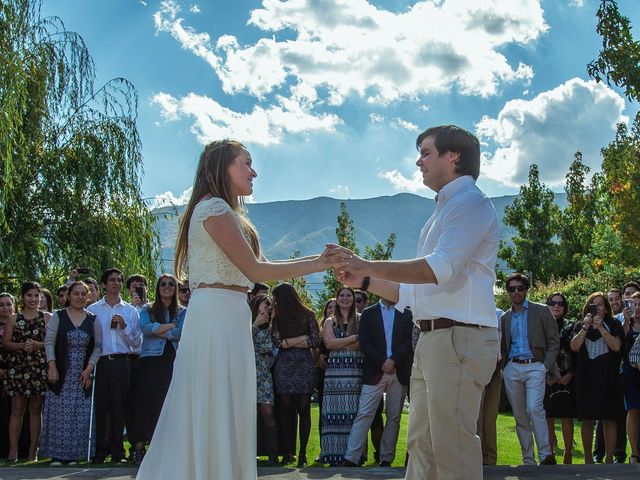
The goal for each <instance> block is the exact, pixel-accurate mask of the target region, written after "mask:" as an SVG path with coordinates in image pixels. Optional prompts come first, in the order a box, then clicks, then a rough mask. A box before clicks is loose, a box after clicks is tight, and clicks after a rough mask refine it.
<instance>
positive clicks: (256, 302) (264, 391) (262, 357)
mask: <svg viewBox="0 0 640 480" xmlns="http://www.w3.org/2000/svg"><path fill="white" fill-rule="evenodd" d="M249 308H251V320H252V322H253V324H252V326H251V332H252V334H253V348H254V349H255V352H256V380H257V383H256V387H257V393H258V395H257V403H258V411H259V412H260V416H261V417H262V420H263V422H264V443H265V450H266V451H267V455H269V465H268V466H275V465H276V464H277V463H278V427H277V425H276V417H275V415H274V413H273V405H274V403H275V402H274V396H273V377H272V376H271V367H273V361H274V356H273V342H272V341H271V310H272V308H271V298H269V297H268V296H267V295H263V294H261V295H256V296H254V297H253V298H251V301H250V302H249Z"/></svg>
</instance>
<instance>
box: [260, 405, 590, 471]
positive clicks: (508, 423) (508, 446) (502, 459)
mask: <svg viewBox="0 0 640 480" xmlns="http://www.w3.org/2000/svg"><path fill="white" fill-rule="evenodd" d="M318 413H319V412H318V405H317V404H313V405H312V409H311V418H312V421H311V436H310V437H309V445H308V447H307V458H308V459H309V461H310V462H313V460H314V459H315V458H316V457H317V456H318V454H319V453H320V440H319V437H318ZM408 417H409V415H408V412H407V411H404V412H403V413H402V419H401V422H400V435H399V437H398V448H397V450H396V458H395V460H394V462H393V466H394V467H402V466H404V459H405V453H406V451H407V420H408ZM497 432H498V465H520V464H521V463H522V454H521V452H520V444H519V443H518V437H517V435H516V423H515V420H514V419H513V416H512V415H511V414H506V413H505V414H499V415H498V421H497ZM556 436H557V438H558V443H559V445H558V448H557V449H556V451H555V454H556V460H557V461H558V463H562V455H563V454H564V445H563V443H562V431H561V429H560V421H556ZM573 438H574V446H573V463H584V453H583V451H582V441H581V440H580V422H574V433H573ZM265 460H266V459H265ZM263 463H264V462H262V461H261V462H259V463H258V465H261V464H263ZM373 465H375V464H374V462H373V446H372V445H371V439H369V458H368V461H367V462H366V463H365V466H373ZM310 466H317V467H322V466H323V465H320V464H314V463H311V464H310Z"/></svg>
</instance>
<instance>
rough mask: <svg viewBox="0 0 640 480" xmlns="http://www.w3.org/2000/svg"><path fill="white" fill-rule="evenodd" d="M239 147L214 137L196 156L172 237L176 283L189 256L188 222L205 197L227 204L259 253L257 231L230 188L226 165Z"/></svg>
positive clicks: (181, 279)
mask: <svg viewBox="0 0 640 480" xmlns="http://www.w3.org/2000/svg"><path fill="white" fill-rule="evenodd" d="M242 150H246V148H245V147H244V145H242V144H241V143H240V142H236V141H235V140H217V141H215V142H211V143H210V144H209V145H207V146H206V147H204V150H203V152H202V154H201V155H200V160H199V162H198V169H197V170H196V177H195V180H194V182H193V191H192V192H191V198H190V199H189V203H188V204H187V208H186V209H185V211H184V215H183V216H182V219H181V220H180V228H179V230H178V238H177V240H176V251H175V259H174V262H173V267H174V268H173V269H174V271H175V276H176V278H177V279H178V280H179V281H180V282H184V281H185V280H186V275H185V273H186V272H185V264H186V263H187V261H188V255H189V224H190V223H191V217H192V215H193V210H194V208H195V207H196V205H197V204H198V202H200V200H202V199H203V198H204V197H206V196H212V197H218V198H221V199H223V200H224V201H225V202H227V203H228V204H229V205H230V206H231V208H232V209H233V211H234V212H235V213H236V214H237V216H238V218H239V219H240V228H242V230H243V231H244V233H245V235H246V236H247V237H248V240H249V244H250V245H251V249H252V250H253V252H254V253H255V255H256V257H259V256H260V241H259V239H258V232H257V231H256V229H255V227H254V226H253V225H252V224H251V222H250V221H249V219H248V218H247V216H246V215H245V213H244V209H243V205H244V203H243V200H242V197H238V196H236V195H233V193H232V191H231V180H230V178H229V167H230V166H231V164H232V163H233V162H234V161H235V159H236V157H237V156H238V155H239V154H240V152H241V151H242Z"/></svg>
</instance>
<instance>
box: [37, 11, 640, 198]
mask: <svg viewBox="0 0 640 480" xmlns="http://www.w3.org/2000/svg"><path fill="white" fill-rule="evenodd" d="M43 3H44V5H43V12H42V13H43V15H45V16H48V15H56V16H59V17H60V18H61V19H62V20H63V22H64V23H65V25H66V26H67V28H68V29H69V30H73V31H75V32H78V33H79V34H80V35H82V37H83V38H84V40H85V42H86V44H87V46H88V48H89V50H90V52H91V54H92V56H93V58H94V60H95V63H96V66H97V83H98V85H100V84H102V83H104V82H106V81H107V80H109V79H110V78H114V77H125V78H127V79H129V80H130V81H131V82H133V84H134V85H135V86H136V88H137V89H138V93H139V95H140V108H139V119H138V128H139V130H140V135H141V138H142V144H143V155H144V169H145V173H144V177H143V182H142V188H143V194H144V196H145V197H150V198H151V197H153V198H156V200H155V203H156V204H158V203H162V202H166V201H171V202H178V203H184V201H185V199H187V198H188V189H189V188H190V186H191V184H192V182H193V175H194V172H195V166H196V163H197V158H198V155H199V153H200V151H201V149H202V147H203V145H204V144H206V143H207V142H209V141H212V140H215V139H219V138H224V137H231V138H236V139H238V140H240V141H242V142H243V143H245V144H246V145H247V146H248V148H249V150H250V151H251V153H252V156H253V158H254V164H255V167H256V169H257V171H258V179H257V181H256V182H255V184H254V185H255V188H254V194H253V198H252V200H253V201H256V202H268V201H277V200H288V199H307V198H313V197H318V196H331V197H335V198H369V197H375V196H379V195H393V194H396V193H399V192H412V193H417V194H419V195H424V196H429V197H431V196H433V193H432V192H431V191H429V190H428V189H426V187H424V186H422V185H421V183H420V179H419V178H417V177H416V176H415V174H416V171H417V169H416V167H415V164H414V162H415V159H416V157H417V154H416V150H415V146H414V142H415V138H416V136H417V134H418V133H419V132H420V131H422V130H424V129H425V128H427V127H429V126H433V125H439V124H444V123H455V124H459V125H461V126H463V127H464V128H467V129H468V130H471V131H473V132H474V133H476V134H477V135H478V136H479V137H480V139H481V141H482V143H483V165H482V169H481V178H480V180H479V184H480V186H481V187H482V188H483V189H484V190H485V192H486V193H487V194H488V195H490V196H498V195H505V194H512V193H517V191H518V188H519V186H520V185H521V184H522V183H523V182H526V175H527V171H528V168H529V165H530V164H531V163H532V162H535V163H537V164H538V165H539V166H540V170H541V177H542V179H543V181H545V182H546V183H547V184H548V185H550V186H551V187H552V188H554V190H558V191H559V190H561V189H562V181H563V179H564V175H565V174H566V172H567V169H568V166H569V164H570V162H571V160H572V159H573V154H574V153H575V151H576V150H581V151H582V152H583V155H584V159H585V161H586V162H587V163H588V164H589V165H591V166H592V167H593V168H594V169H598V168H599V165H600V158H599V150H600V148H601V147H603V146H604V145H606V144H607V143H608V142H609V141H610V140H611V139H612V138H613V135H614V132H615V125H616V123H618V122H620V121H625V122H627V121H629V119H630V118H633V115H635V112H636V111H637V106H636V105H632V104H629V103H628V102H626V100H625V99H624V97H623V96H622V94H621V92H620V91H619V90H616V89H612V88H609V87H607V86H606V85H603V84H596V83H595V82H593V81H591V80H589V78H588V76H587V73H586V65H587V63H588V62H589V61H590V60H592V59H594V58H595V57H596V56H597V54H598V51H599V48H600V38H599V37H598V36H597V34H596V33H595V22H596V19H595V12H596V10H597V6H598V4H599V2H598V1H597V0H473V1H471V0H425V1H419V2H414V1H405V0H388V1H383V0H375V1H369V2H367V1H365V0H292V1H288V2H281V1H277V0H263V1H259V0H255V1H245V0H235V1H233V2H229V1H217V0H216V1H213V0H200V1H198V0H190V1H182V0H166V1H153V0H145V1H140V0H108V1H104V0H45V1H44V2H43ZM618 4H619V7H620V9H621V10H622V11H623V12H624V13H625V14H627V15H628V16H629V17H630V18H631V21H632V24H633V25H640V2H638V1H637V0H619V1H618ZM639 28H640V27H639ZM634 34H635V37H636V38H639V37H640V33H639V32H638V30H635V31H634Z"/></svg>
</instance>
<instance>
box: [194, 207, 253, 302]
mask: <svg viewBox="0 0 640 480" xmlns="http://www.w3.org/2000/svg"><path fill="white" fill-rule="evenodd" d="M225 213H231V215H233V216H234V218H236V220H237V221H238V216H237V214H236V212H234V211H233V209H232V208H231V206H230V205H229V204H228V203H227V202H225V201H224V200H223V199H221V198H218V197H212V198H208V199H206V200H202V201H201V202H199V203H198V204H197V205H196V206H195V208H194V209H193V214H192V216H191V222H190V223H189V287H190V288H191V290H194V289H195V288H196V287H197V286H198V285H199V284H200V283H209V284H210V283H221V284H223V285H240V286H243V287H247V288H249V289H251V288H253V282H251V281H250V280H249V279H248V278H247V277H245V276H244V274H243V273H242V272H241V271H240V270H239V269H238V267H236V266H235V265H234V264H233V263H232V262H231V260H229V258H228V257H227V256H226V255H225V254H224V252H223V251H222V249H221V248H220V247H219V246H218V244H217V243H216V242H215V241H214V240H213V239H212V238H211V236H210V235H209V234H208V233H207V231H206V230H205V229H204V225H203V222H204V221H205V220H206V219H207V218H209V217H214V216H219V215H224V214H225Z"/></svg>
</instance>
